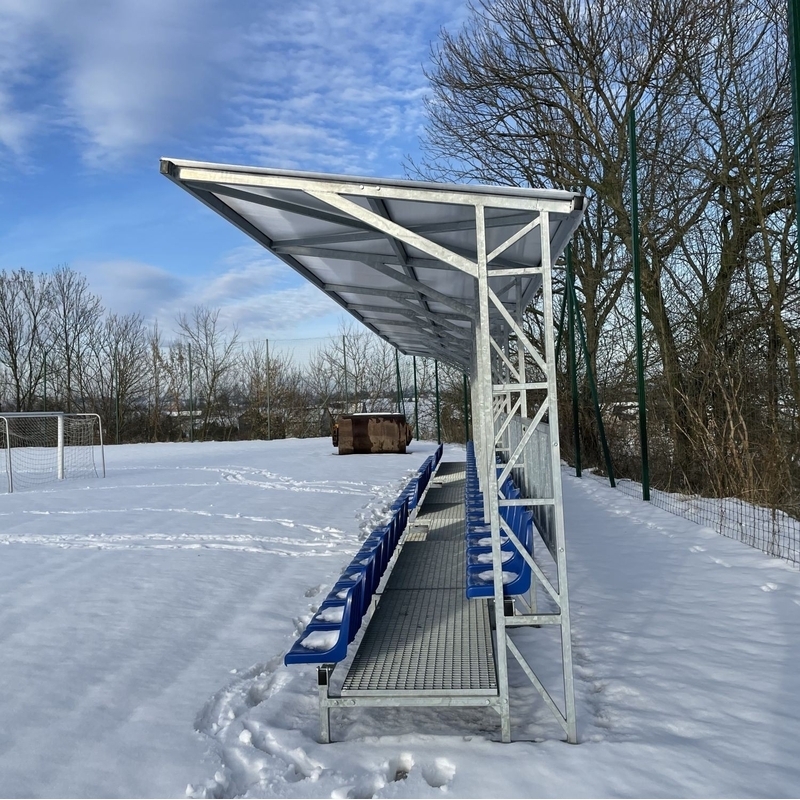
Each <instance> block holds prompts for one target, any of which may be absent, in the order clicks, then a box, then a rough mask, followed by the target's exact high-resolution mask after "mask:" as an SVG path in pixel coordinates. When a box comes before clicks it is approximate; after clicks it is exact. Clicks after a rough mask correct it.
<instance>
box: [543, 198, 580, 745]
mask: <svg viewBox="0 0 800 800" xmlns="http://www.w3.org/2000/svg"><path fill="white" fill-rule="evenodd" d="M541 220H542V221H541V224H540V228H541V237H542V238H541V242H542V299H543V301H544V308H543V309H542V310H543V312H544V342H545V363H546V366H547V376H546V378H547V402H548V418H549V419H548V421H549V428H550V468H551V471H552V479H553V500H554V509H553V510H554V522H555V529H556V530H555V538H556V548H555V550H556V555H557V559H556V566H557V572H558V597H559V605H560V607H561V657H562V663H563V667H564V699H565V706H566V720H567V741H568V742H571V743H572V744H574V743H576V742H577V741H578V733H577V725H576V721H575V688H574V683H573V677H572V629H571V626H570V615H569V591H568V588H567V553H566V539H565V533H564V502H563V493H562V489H561V450H560V446H559V436H558V402H557V400H556V391H557V390H556V357H555V339H554V336H553V330H554V328H553V323H554V319H553V285H552V271H553V270H552V262H551V258H550V214H549V212H547V211H542V212H541Z"/></svg>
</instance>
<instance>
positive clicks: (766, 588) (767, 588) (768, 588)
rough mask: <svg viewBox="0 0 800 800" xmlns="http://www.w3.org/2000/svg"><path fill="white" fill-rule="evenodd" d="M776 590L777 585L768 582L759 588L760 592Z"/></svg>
mask: <svg viewBox="0 0 800 800" xmlns="http://www.w3.org/2000/svg"><path fill="white" fill-rule="evenodd" d="M777 588H778V584H777V583H770V582H769V581H768V582H767V583H765V584H764V585H763V586H762V587H761V591H762V592H774V591H775V590H776V589H777Z"/></svg>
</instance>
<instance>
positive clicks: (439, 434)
mask: <svg viewBox="0 0 800 800" xmlns="http://www.w3.org/2000/svg"><path fill="white" fill-rule="evenodd" d="M433 377H434V382H435V385H436V441H437V442H438V443H439V444H441V443H442V414H441V406H440V403H439V362H438V361H434V362H433Z"/></svg>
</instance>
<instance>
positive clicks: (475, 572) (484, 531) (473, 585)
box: [464, 442, 533, 598]
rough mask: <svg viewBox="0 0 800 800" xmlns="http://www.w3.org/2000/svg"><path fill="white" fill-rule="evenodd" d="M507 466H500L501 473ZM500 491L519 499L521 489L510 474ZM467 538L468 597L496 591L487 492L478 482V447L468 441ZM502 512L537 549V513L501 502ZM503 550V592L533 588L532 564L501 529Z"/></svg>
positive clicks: (530, 550)
mask: <svg viewBox="0 0 800 800" xmlns="http://www.w3.org/2000/svg"><path fill="white" fill-rule="evenodd" d="M502 470H503V467H502V466H500V467H497V474H498V477H499V476H500V473H501V472H502ZM500 495H501V496H502V497H504V498H506V499H509V500H515V499H519V497H520V492H519V489H518V488H517V487H516V485H515V484H514V480H513V479H512V478H511V476H510V475H509V476H508V477H507V478H506V479H505V481H503V485H502V486H501V487H500ZM464 501H465V503H466V539H467V597H470V598H474V597H492V596H493V595H494V567H493V562H492V533H491V526H490V525H489V524H488V523H486V522H484V503H483V493H482V492H481V490H480V487H479V483H478V469H477V463H476V461H475V448H474V445H473V443H472V442H468V443H467V475H466V489H465V498H464ZM500 516H501V517H502V518H503V519H504V520H505V522H506V524H507V525H508V527H509V528H511V530H512V531H513V532H514V535H515V536H516V537H517V539H519V541H520V542H521V543H522V545H523V547H524V548H525V549H526V550H527V552H528V553H530V554H532V553H533V515H532V514H531V512H530V511H528V510H527V509H525V508H524V507H523V506H501V507H500ZM500 551H501V553H502V563H503V594H504V595H505V596H507V597H508V596H511V595H517V594H525V593H526V592H527V591H528V590H529V589H530V588H531V568H530V565H529V564H528V562H527V561H525V559H524V557H523V556H522V553H520V551H519V550H518V549H517V547H516V546H515V545H514V543H513V542H512V541H511V539H510V538H509V537H508V536H507V535H506V534H505V533H504V532H503V531H502V530H501V531H500Z"/></svg>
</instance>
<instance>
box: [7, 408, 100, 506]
mask: <svg viewBox="0 0 800 800" xmlns="http://www.w3.org/2000/svg"><path fill="white" fill-rule="evenodd" d="M96 456H97V458H99V467H98V463H97V460H96ZM0 458H2V459H3V461H4V463H5V472H6V480H7V484H8V491H9V492H13V491H14V490H15V489H27V488H31V487H35V486H40V485H42V484H47V483H51V482H52V481H60V480H64V479H66V478H88V477H99V476H100V475H102V476H103V477H104V478H105V476H106V459H105V453H104V452H103V426H102V424H101V423H100V417H99V415H98V414H66V413H63V412H60V411H33V412H16V413H0Z"/></svg>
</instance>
